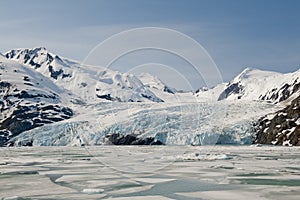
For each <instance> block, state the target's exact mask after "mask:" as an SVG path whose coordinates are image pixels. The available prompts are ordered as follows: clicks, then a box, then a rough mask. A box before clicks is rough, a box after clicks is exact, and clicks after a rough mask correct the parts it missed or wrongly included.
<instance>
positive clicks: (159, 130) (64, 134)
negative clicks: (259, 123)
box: [9, 101, 279, 146]
mask: <svg viewBox="0 0 300 200" xmlns="http://www.w3.org/2000/svg"><path fill="white" fill-rule="evenodd" d="M278 107H279V106H276V105H274V104H268V103H262V102H245V101H243V102H235V101H224V102H205V103H204V102H202V103H200V102H199V103H177V104H174V103H172V104H167V103H148V104H147V103H143V104H139V103H117V102H111V103H108V102H106V103H99V104H97V105H91V106H86V108H85V109H83V110H81V113H79V114H78V115H77V116H76V117H74V118H71V119H69V120H64V121H62V122H57V123H55V124H47V125H44V126H42V127H38V128H35V129H32V130H29V131H26V132H23V133H21V134H20V135H18V136H17V137H15V138H13V139H12V140H10V141H9V143H11V144H13V145H15V146H22V145H24V144H26V143H28V142H31V143H32V145H33V146H65V145H67V146H68V145H69V146H70V145H71V146H83V145H102V144H104V137H105V135H108V134H114V133H117V134H121V135H128V134H134V135H136V136H137V137H139V138H147V137H154V138H155V139H157V140H159V141H161V142H163V143H164V144H166V145H214V144H251V143H252V142H253V140H254V138H253V137H254V130H253V123H254V122H255V120H256V119H257V118H258V117H259V116H263V115H265V114H266V113H270V112H272V111H275V110H277V109H278Z"/></svg>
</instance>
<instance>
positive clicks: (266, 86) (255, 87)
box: [196, 68, 300, 103]
mask: <svg viewBox="0 0 300 200" xmlns="http://www.w3.org/2000/svg"><path fill="white" fill-rule="evenodd" d="M299 89H300V70H298V71H296V72H293V73H287V74H282V73H278V72H271V71H263V70H259V69H253V68H246V69H245V70H243V71H242V72H241V73H240V74H239V75H238V76H236V77H235V78H234V79H233V80H232V81H230V82H229V83H227V84H220V85H218V86H216V87H215V88H212V89H210V90H207V91H199V92H198V93H197V94H196V95H197V96H199V98H201V97H205V96H212V98H217V100H218V101H220V100H238V99H241V100H250V101H268V102H272V103H279V102H281V101H284V100H286V99H288V98H289V97H290V96H291V95H292V94H294V93H295V92H297V91H298V90H299Z"/></svg>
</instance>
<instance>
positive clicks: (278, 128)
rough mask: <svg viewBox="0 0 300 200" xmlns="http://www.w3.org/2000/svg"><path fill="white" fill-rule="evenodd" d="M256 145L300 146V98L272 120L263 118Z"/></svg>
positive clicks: (258, 127) (258, 129)
mask: <svg viewBox="0 0 300 200" xmlns="http://www.w3.org/2000/svg"><path fill="white" fill-rule="evenodd" d="M256 129H257V135H256V139H255V143H260V144H274V145H289V146H291V145H294V146H300V96H298V97H297V98H296V99H294V100H293V101H292V102H291V104H290V105H288V106H287V107H286V108H284V109H282V110H280V111H278V112H276V113H275V115H274V117H273V118H272V119H268V118H266V117H264V118H261V119H260V120H259V122H258V124H257V126H256Z"/></svg>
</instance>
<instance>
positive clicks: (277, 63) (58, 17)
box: [0, 0, 300, 89]
mask: <svg viewBox="0 0 300 200" xmlns="http://www.w3.org/2000/svg"><path fill="white" fill-rule="evenodd" d="M299 10H300V1H297V0H88V1H86V0H52V1H38V0H27V1H21V0H15V1H2V2H1V12H0V45H1V46H0V47H1V48H0V52H2V53H4V52H6V51H8V50H10V49H14V48H32V47H37V46H43V47H46V48H47V49H48V50H49V51H51V52H53V53H55V54H58V55H61V56H64V57H68V58H71V59H75V60H78V61H81V62H82V61H85V62H91V64H97V63H93V62H95V60H92V59H87V57H88V56H89V55H90V54H91V51H92V50H93V49H94V48H95V47H96V46H97V45H98V44H99V43H101V42H103V41H104V40H106V39H107V38H109V37H111V36H112V35H114V34H118V33H120V32H122V31H126V30H129V29H133V28H141V27H161V28H167V29H172V30H175V31H178V32H180V33H183V34H185V35H186V36H188V37H190V38H192V39H194V40H195V41H197V42H198V43H199V44H200V45H201V46H202V47H203V48H204V49H205V50H206V52H207V53H208V55H209V57H210V58H211V59H212V60H213V62H214V63H215V64H216V66H217V68H218V70H219V71H220V76H221V79H222V80H220V79H218V78H217V79H218V81H229V80H231V79H232V78H233V77H234V76H236V75H237V74H238V73H240V72H241V71H242V70H243V69H244V68H245V67H253V68H259V69H263V70H272V71H278V72H292V71H295V70H298V69H299V66H300V55H299V52H300V39H299V35H300V12H299ZM155 39H159V37H157V38H156V37H153V40H155ZM160 39H161V38H160ZM162 42H163V41H162ZM174 43H178V41H174ZM115 45H118V44H115ZM184 48H187V49H188V48H189V47H184ZM108 50H109V49H108ZM193 53H195V52H193ZM97 56H98V57H100V58H101V55H97ZM94 57H95V56H94ZM151 63H152V64H153V65H155V64H154V63H156V64H157V67H158V66H159V67H160V68H155V67H153V65H151ZM151 66H152V67H151ZM163 66H165V67H163ZM112 68H113V69H115V70H118V71H122V72H132V73H137V72H142V71H146V72H150V73H153V74H155V75H156V76H159V77H160V78H161V79H163V80H164V81H165V82H167V83H168V84H170V85H171V86H174V87H177V88H179V89H187V88H193V89H195V88H197V87H200V86H202V85H203V84H204V85H205V77H199V76H198V75H197V76H196V75H195V74H196V73H195V72H193V70H191V69H192V67H191V66H189V64H188V63H186V62H185V61H182V59H178V56H177V57H176V55H175V56H174V55H170V54H169V53H168V52H161V51H155V50H153V51H152V52H151V50H145V51H141V52H135V53H134V52H133V53H131V54H128V55H127V56H124V57H122V58H120V59H119V60H118V61H117V62H115V63H114V66H112ZM158 69H159V70H158ZM180 77H181V78H180ZM182 77H184V78H182ZM201 78H202V80H201ZM179 79H182V80H179Z"/></svg>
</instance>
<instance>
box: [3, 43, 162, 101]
mask: <svg viewBox="0 0 300 200" xmlns="http://www.w3.org/2000/svg"><path fill="white" fill-rule="evenodd" d="M5 56H6V57H7V58H8V59H11V60H15V61H17V62H19V63H22V64H25V65H27V66H30V67H31V68H33V69H35V70H36V71H38V72H40V73H42V74H43V75H44V76H46V77H50V78H51V79H52V80H53V81H54V83H55V84H57V85H58V86H60V87H63V88H66V89H68V90H70V91H71V92H73V93H74V94H76V95H78V96H80V97H81V98H83V99H84V100H85V101H86V102H88V103H94V102H99V101H101V100H102V101H107V100H108V101H120V102H144V101H151V102H162V100H161V99H159V98H158V97H156V96H155V95H154V94H153V93H152V92H151V91H150V90H149V89H148V88H147V87H145V86H144V85H143V83H142V82H141V81H140V80H139V79H138V78H136V77H135V76H133V75H130V74H122V73H119V72H116V71H112V70H109V69H106V68H103V67H98V66H97V67H95V66H89V65H81V64H80V63H79V62H76V61H70V60H68V59H65V58H61V57H59V56H57V55H55V54H53V53H50V52H48V51H47V50H46V49H45V48H42V47H40V48H33V49H17V50H11V51H9V52H7V53H6V54H5Z"/></svg>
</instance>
